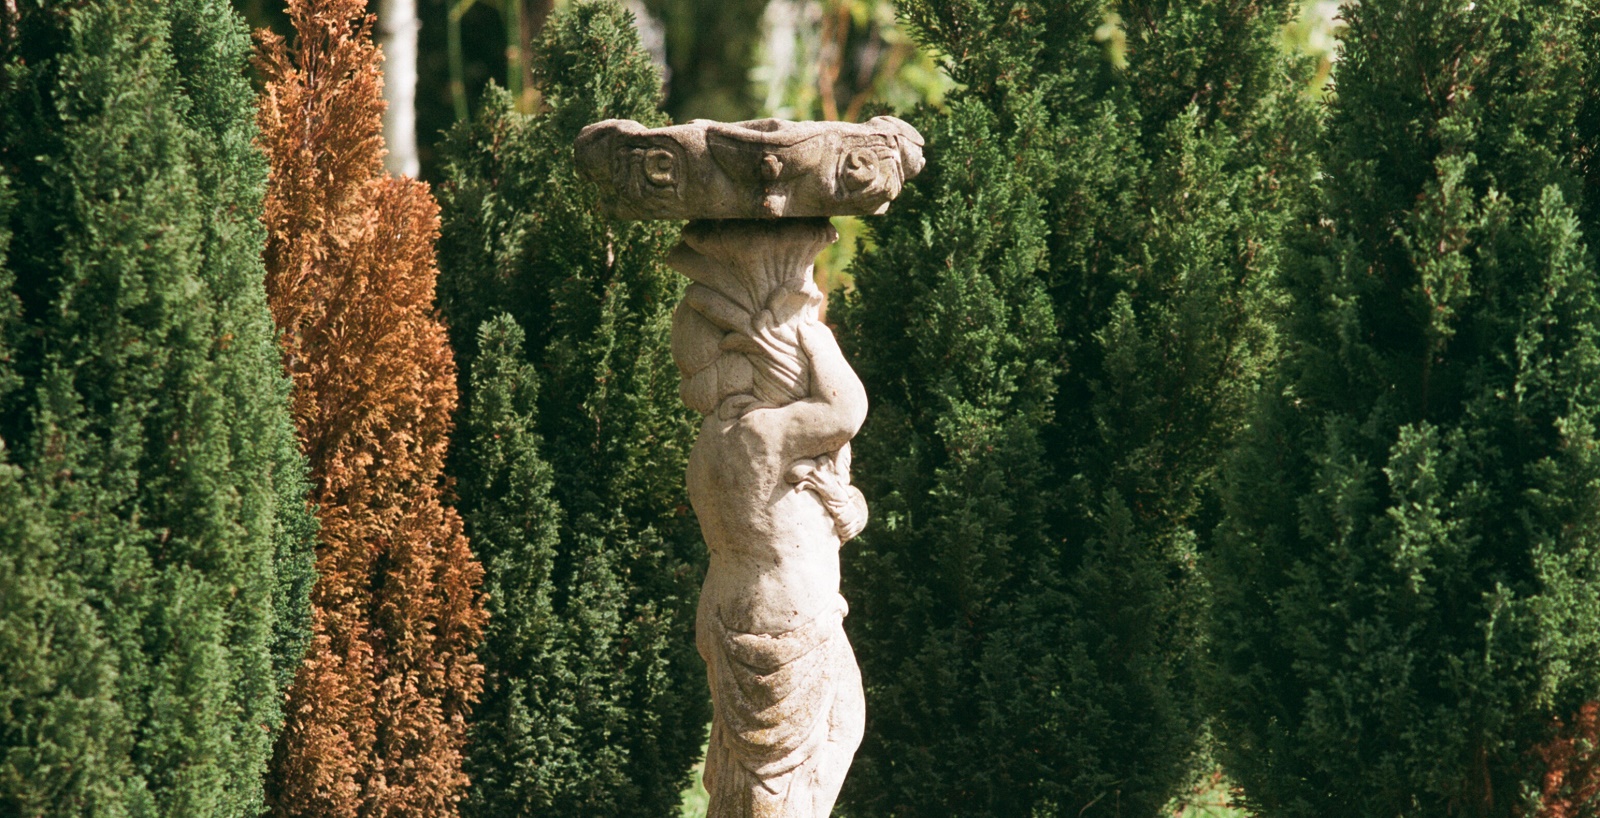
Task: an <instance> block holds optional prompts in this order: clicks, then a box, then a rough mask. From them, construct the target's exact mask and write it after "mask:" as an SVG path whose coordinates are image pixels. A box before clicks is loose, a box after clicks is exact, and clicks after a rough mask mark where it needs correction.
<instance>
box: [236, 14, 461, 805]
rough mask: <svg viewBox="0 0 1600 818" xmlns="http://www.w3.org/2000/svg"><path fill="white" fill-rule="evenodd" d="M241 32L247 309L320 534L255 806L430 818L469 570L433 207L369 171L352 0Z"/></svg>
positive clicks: (366, 51) (366, 86)
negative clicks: (253, 80) (307, 636)
mask: <svg viewBox="0 0 1600 818" xmlns="http://www.w3.org/2000/svg"><path fill="white" fill-rule="evenodd" d="M289 16H290V19H291V21H292V22H293V24H294V27H295V30H296V32H297V35H298V36H297V37H296V40H295V42H294V44H293V45H292V46H291V45H290V44H288V43H286V42H285V41H284V40H283V39H282V38H278V37H275V36H272V35H271V34H263V35H261V41H262V43H261V53H260V57H259V64H260V67H261V69H262V72H263V75H264V76H265V78H266V80H267V85H266V90H265V93H264V96H263V98H262V103H261V112H260V117H259V120H260V124H261V141H262V145H263V147H264V148H265V150H266V153H267V156H268V159H269V161H270V163H271V176H270V179H269V182H268V192H267V200H266V210H265V214H264V216H263V218H264V220H265V222H266V225H267V229H268V234H269V235H268V241H267V248H266V260H267V294H268V299H269V300H270V302H271V306H272V313H273V317H274V318H275V319H276V320H277V323H278V326H279V328H280V329H281V330H282V332H283V348H284V359H285V361H286V363H287V366H288V368H289V371H290V373H291V374H292V375H293V377H294V415H295V421H296V423H297V424H298V426H299V429H300V435H301V441H302V445H303V446H304V447H305V451H306V454H307V456H308V457H309V459H310V462H311V469H312V480H313V495H314V499H315V501H316V504H317V507H318V509H319V512H318V516H319V517H320V518H321V522H322V536H321V542H320V545H319V546H318V551H317V570H318V579H317V584H316V587H315V588H314V589H313V591H312V597H311V599H312V606H313V629H314V630H313V638H312V643H311V647H310V649H309V651H308V653H307V656H306V660H305V663H304V665H303V666H302V667H301V669H300V672H299V675H298V676H297V678H296V679H295V683H294V685H293V687H292V688H291V690H290V692H289V702H288V706H287V708H286V709H287V724H286V725H285V728H284V731H283V734H282V736H281V738H280V739H279V741H278V746H277V749H276V752H275V756H274V759H273V765H272V771H271V781H270V783H269V787H268V792H269V796H268V797H269V800H270V801H271V805H272V809H273V813H274V814H275V815H278V816H301V815H304V816H317V818H343V816H362V818H378V817H380V816H402V815H404V816H429V817H430V818H433V816H449V815H454V814H456V806H455V804H456V801H457V800H458V798H459V797H460V794H461V791H462V789H463V788H464V787H465V785H466V776H465V775H464V774H463V773H462V772H461V749H462V744H463V741H464V739H465V731H466V725H465V719H466V715H467V711H468V709H469V707H470V706H471V704H472V703H473V701H474V700H475V699H476V697H477V694H478V690H479V686H480V677H481V674H482V669H481V667H480V666H479V665H478V663H477V659H476V656H475V654H474V652H473V651H474V648H475V646H476V645H477V643H478V640H479V638H480V634H481V630H482V626H483V622H484V617H485V614H484V612H483V606H482V600H481V598H480V596H479V593H478V585H479V581H480V577H481V575H482V569H481V567H480V566H479V565H478V563H477V562H476V561H475V560H474V559H473V557H472V554H471V552H470V551H469V550H468V547H467V541H466V538H465V537H464V536H463V535H462V532H461V520H460V518H459V517H458V516H457V514H456V512H455V510H454V509H452V508H449V507H446V506H445V505H444V502H443V497H442V494H443V491H444V485H443V481H444V477H443V466H444V455H445V449H446V444H447V438H448V435H449V431H450V428H449V424H450V415H451V412H452V411H453V410H454V408H455V402H456V388H455V361H454V358H453V356H452V355H451V352H450V348H449V346H448V345H447V341H446V336H445V331H444V327H443V326H442V325H441V324H440V323H439V321H438V320H437V318H436V317H435V315H434V312H433V296H434V279H435V278H436V276H437V269H436V268H435V265H434V255H433V244H434V240H435V238H436V236H437V235H438V227H439V225H438V206H437V205H436V204H435V203H434V201H433V198H432V197H431V196H430V195H429V192H428V189H427V186H426V185H424V184H422V183H420V182H416V181H414V180H411V179H397V178H393V177H389V176H387V175H385V173H384V171H383V165H382V156H383V143H382V138H381V137H380V135H379V134H380V122H381V116H382V113H383V101H382V98H381V96H380V91H381V85H380V83H381V81H382V79H381V75H380V73H379V55H378V52H377V49H376V47H375V46H374V45H373V43H372V39H371V27H372V20H371V18H370V17H369V16H367V15H366V13H365V3H364V2H362V0H290V2H289Z"/></svg>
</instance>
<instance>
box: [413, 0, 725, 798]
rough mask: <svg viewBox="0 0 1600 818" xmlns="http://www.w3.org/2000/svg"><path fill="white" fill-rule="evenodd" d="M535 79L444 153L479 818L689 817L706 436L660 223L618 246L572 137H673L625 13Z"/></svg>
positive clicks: (578, 8)
mask: <svg viewBox="0 0 1600 818" xmlns="http://www.w3.org/2000/svg"><path fill="white" fill-rule="evenodd" d="M538 54H539V57H538V60H537V61H536V64H535V79H536V80H537V82H538V84H539V86H540V91H541V94H542V95H543V99H544V100H545V102H546V104H547V105H549V110H548V111H546V112H544V113H542V114H539V115H536V116H526V115H522V114H519V113H517V112H516V111H515V109H514V108H513V106H512V102H511V100H510V99H509V98H507V96H506V95H505V94H504V92H500V91H494V92H492V93H491V96H490V97H489V98H488V99H487V100H486V101H485V103H484V105H483V109H482V113H481V114H480V115H479V117H478V119H477V120H476V121H474V122H473V123H472V124H471V125H468V126H461V127H458V128H457V129H456V130H455V131H454V132H452V134H451V135H450V137H449V140H448V143H447V146H446V149H445V165H446V181H445V182H444V183H443V184H442V185H440V187H439V191H438V192H439V200H440V204H441V207H442V210H443V214H442V218H443V225H442V228H441V230H442V236H441V239H440V247H439V266H440V279H439V292H440V301H441V305H442V308H443V311H444V313H445V316H446V318H447V319H448V322H449V324H450V326H451V331H452V333H453V336H452V340H453V341H454V342H455V345H456V349H457V354H458V360H460V361H461V366H462V372H463V376H464V377H463V380H464V383H463V385H462V397H463V404H462V412H461V421H460V423H459V429H458V432H457V434H456V437H455V439H454V441H453V444H452V445H453V453H452V463H453V465H452V470H453V472H454V474H455V475H456V477H457V481H458V487H459V492H460V496H461V504H460V508H461V511H462V515H463V518H464V519H465V521H466V525H467V533H468V536H470V537H471V538H472V542H473V547H474V549H475V551H476V552H477V554H478V555H479V557H480V558H481V559H482V560H483V563H484V568H485V576H484V590H485V591H486V592H487V594H488V597H489V599H488V605H489V609H490V613H491V616H490V620H489V624H488V626H487V628H486V629H485V636H484V642H483V646H482V648H481V652H480V656H481V658H482V661H483V662H484V667H485V675H484V692H483V697H482V700H481V703H480V704H479V706H478V707H477V709H476V712H475V716H474V728H473V731H474V732H473V739H472V744H471V750H470V752H471V754H472V755H471V758H470V759H469V764H468V771H469V773H470V774H471V775H472V778H473V788H472V791H471V794H470V795H469V798H468V801H467V803H466V804H465V805H464V807H463V810H464V812H465V813H466V814H468V815H475V816H499V815H535V814H537V815H545V816H570V817H571V818H603V817H604V816H616V818H632V816H639V815H671V814H675V813H676V810H677V804H678V797H679V793H680V792H681V791H682V790H683V788H684V787H685V786H686V785H687V783H688V771H689V769H690V767H691V766H692V765H693V764H694V763H695V761H696V760H697V759H698V757H699V754H700V748H701V746H702V743H703V741H704V739H705V732H704V731H705V725H706V723H707V721H708V720H709V718H710V712H709V710H710V707H709V700H708V698H707V694H706V692H705V681H704V679H705V669H704V665H703V664H702V663H701V661H700V658H699V657H698V656H696V655H695V653H694V648H693V640H692V636H691V634H692V628H691V623H692V621H693V615H694V608H693V605H694V600H695V598H696V594H697V591H698V586H699V576H700V571H701V568H700V563H701V561H702V559H703V552H704V546H703V545H702V544H701V541H700V532H699V528H698V526H697V525H696V523H695V520H694V517H693V515H692V513H691V512H690V511H689V505H688V500H687V498H686V496H685V494H684V488H683V474H684V468H685V464H686V462H687V458H688V452H689V447H690V445H691V444H692V442H693V439H694V434H695V431H696V423H695V420H694V419H693V418H692V417H691V415H690V413H689V411H688V410H687V409H685V408H683V406H682V404H681V402H680V401H679V399H678V374H677V370H676V369H675V368H674V366H673V364H672V362H671V359H670V357H669V352H668V331H669V327H670V319H671V313H672V310H673V308H674V306H675V304H676V302H677V299H678V296H679V294H680V293H681V288H682V283H681V282H680V281H679V280H678V278H677V275H676V274H675V273H673V272H672V271H671V270H669V269H667V268H666V267H665V266H664V265H663V264H662V263H661V258H662V257H663V256H664V255H665V252H666V250H667V249H668V248H670V247H671V246H672V244H673V243H674V242H675V241H676V239H677V232H678V231H677V228H676V227H675V226H673V225H670V224H663V223H621V222H612V221H609V220H607V219H604V218H602V217H600V216H599V215H597V214H596V212H595V210H594V207H593V202H594V198H595V194H594V191H593V189H592V187H591V186H589V185H588V184H587V183H584V182H581V181H580V180H579V179H578V178H577V175H576V171H575V169H574V167H573V161H572V143H573V140H574V139H576V137H577V134H578V131H579V130H580V129H582V128H583V127H584V126H585V125H588V124H589V123H591V122H596V121H599V120H602V119H606V118H608V117H623V118H630V119H636V120H640V121H643V122H647V123H656V124H660V123H661V122H662V121H663V117H662V115H661V114H660V113H659V110H658V107H657V106H658V104H659V94H660V77H659V75H658V74H657V72H656V70H655V68H654V67H653V66H652V65H651V63H650V59H649V57H648V55H646V54H645V53H644V52H643V51H641V50H640V48H639V45H638V41H637V36H636V34H635V32H634V30H633V26H632V22H631V20H629V19H628V17H627V15H626V13H625V12H623V11H621V10H620V9H618V7H617V6H616V5H615V4H612V3H608V2H574V3H570V4H568V5H566V6H564V7H563V8H561V9H560V10H558V11H557V12H556V14H555V15H554V16H553V17H552V18H551V20H550V22H549V23H548V25H547V26H546V28H545V33H544V38H543V41H542V42H541V44H540V47H539V49H538Z"/></svg>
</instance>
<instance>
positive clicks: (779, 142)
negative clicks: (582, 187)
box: [577, 116, 922, 219]
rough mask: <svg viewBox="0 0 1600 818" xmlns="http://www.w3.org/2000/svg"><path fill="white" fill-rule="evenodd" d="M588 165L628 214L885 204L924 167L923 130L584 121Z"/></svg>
mask: <svg viewBox="0 0 1600 818" xmlns="http://www.w3.org/2000/svg"><path fill="white" fill-rule="evenodd" d="M577 157H578V169H579V171H580V172H582V174H583V175H584V177H585V178H587V179H589V180H590V181H592V182H594V183H595V184H597V185H599V187H600V191H601V193H600V196H601V198H600V201H601V206H602V207H603V208H605V209H606V210H607V212H609V213H610V214H611V215H612V216H614V217H616V218H619V219H769V218H780V217H811V216H865V215H871V214H876V213H882V212H884V211H885V210H887V209H888V207H889V202H890V201H891V200H893V199H894V198H895V197H896V196H899V195H900V189H901V188H902V187H903V186H904V185H905V182H906V180H908V179H910V178H911V177H913V176H916V175H917V173H918V172H919V171H921V170H922V135H921V134H919V133H917V131H916V129H915V128H913V127H911V126H910V125H907V124H906V123H904V122H902V121H900V120H899V119H896V118H894V117H892V116H880V117H875V118H873V119H871V120H868V121H867V122H864V123H861V124H856V123H849V122H786V121H783V120H777V119H761V120H755V121H752V122H737V123H723V122H711V121H708V120H703V119H697V120H694V121H693V122H690V123H688V124H686V125H674V126H671V127H667V128H654V129H647V128H645V127H644V126H643V125H640V124H639V123H637V122H634V121H632V120H623V119H608V120H606V121H604V122H598V123H595V124H593V125H590V126H589V127H587V128H584V129H583V132H582V133H581V134H579V135H578V142H577Z"/></svg>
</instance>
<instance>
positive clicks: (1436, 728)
mask: <svg viewBox="0 0 1600 818" xmlns="http://www.w3.org/2000/svg"><path fill="white" fill-rule="evenodd" d="M1343 13H1344V17H1345V20H1346V21H1347V23H1348V25H1349V29H1348V32H1347V33H1346V35H1345V36H1344V52H1343V56H1342V58H1341V60H1340V63H1339V65H1338V66H1337V68H1336V71H1335V77H1336V83H1337V93H1336V96H1335V97H1334V99H1333V101H1332V108H1331V119H1330V122H1329V130H1328V134H1327V139H1326V145H1325V147H1324V149H1323V161H1324V163H1325V165H1326V168H1327V175H1326V177H1325V178H1324V179H1323V180H1322V182H1321V185H1320V192H1321V218H1320V219H1319V220H1317V221H1316V222H1314V223H1313V224H1312V226H1310V227H1308V229H1307V230H1306V231H1305V235H1304V237H1303V239H1302V240H1301V241H1300V242H1299V243H1298V244H1297V252H1296V254H1295V261H1294V263H1293V264H1291V265H1289V273H1288V275H1287V277H1286V284H1287V287H1288V291H1289V293H1290V296H1291V298H1292V303H1291V307H1292V309H1291V310H1290V311H1289V315H1290V320H1289V321H1288V322H1287V324H1286V327H1287V329H1286V336H1287V340H1288V344H1287V348H1288V350H1289V355H1288V357H1287V359H1286V361H1285V363H1284V367H1283V371H1282V376H1281V378H1280V379H1279V380H1278V382H1277V384H1276V385H1275V386H1274V388H1273V389H1272V390H1270V392H1269V393H1268V397H1269V400H1267V401H1266V402H1265V404H1264V406H1263V407H1262V408H1261V410H1260V411H1259V412H1257V413H1256V416H1255V420H1254V421H1253V425H1252V429H1251V431H1250V433H1249V435H1248V436H1247V437H1246V439H1245V442H1244V445H1243V447H1242V451H1241V453H1240V454H1239V456H1238V457H1237V458H1236V459H1235V461H1234V463H1233V464H1232V466H1231V467H1230V468H1229V470H1228V490H1227V492H1226V494H1227V498H1228V499H1227V519H1226V524H1225V525H1224V526H1223V528H1222V529H1221V532H1222V534H1221V538H1220V544H1219V549H1218V558H1217V560H1216V561H1215V571H1214V572H1213V573H1214V576H1213V584H1214V588H1215V590H1216V594H1217V597H1216V599H1217V603H1216V623H1217V626H1216V631H1217V636H1216V640H1215V644H1216V650H1217V655H1218V659H1219V665H1220V666H1219V671H1220V672H1219V676H1218V686H1217V688H1216V698H1215V702H1216V707H1217V710H1218V712H1219V714H1220V721H1219V733H1220V735H1221V737H1222V738H1223V739H1224V744H1225V747H1226V753H1225V760H1226V762H1227V765H1228V768H1229V770H1230V771H1231V773H1232V774H1233V775H1234V776H1236V778H1237V780H1238V781H1239V783H1241V784H1242V785H1243V786H1244V788H1245V791H1246V793H1247V794H1248V795H1249V797H1250V800H1251V801H1252V802H1254V803H1255V804H1257V805H1258V806H1259V807H1260V809H1261V810H1262V812H1263V814H1266V815H1272V816H1287V817H1289V818H1297V817H1299V816H1304V818H1313V817H1315V818H1322V816H1328V815H1354V816H1367V815H1370V816H1378V815H1382V816H1392V815H1405V816H1408V818H1409V817H1411V816H1416V818H1425V817H1426V816H1440V817H1441V818H1442V817H1443V816H1514V815H1532V814H1535V804H1534V803H1533V802H1534V800H1535V799H1536V797H1537V796H1538V795H1539V794H1540V792H1541V791H1542V790H1544V789H1545V784H1547V783H1548V781H1546V780H1545V779H1544V772H1545V771H1544V769H1543V763H1542V761H1541V754H1540V753H1539V752H1538V748H1539V746H1540V745H1541V744H1543V743H1545V742H1547V741H1548V740H1549V739H1550V737H1551V734H1552V733H1553V732H1554V730H1553V725H1554V722H1555V721H1556V720H1557V719H1562V720H1570V719H1571V718H1572V717H1573V716H1574V715H1575V714H1576V713H1577V711H1578V710H1579V708H1580V707H1581V706H1582V705H1583V704H1584V703H1586V702H1590V701H1593V700H1594V699H1596V698H1597V697H1600V597H1597V594H1596V588H1597V587H1600V449H1597V441H1596V430H1595V424H1596V421H1597V419H1600V414H1597V412H1600V297H1597V296H1600V294H1597V292H1596V285H1597V279H1596V276H1597V273H1600V270H1597V267H1596V263H1595V255H1594V250H1593V248H1592V247H1591V246H1590V245H1589V242H1588V241H1586V239H1585V235H1586V233H1587V235H1588V236H1589V237H1590V238H1591V239H1592V238H1593V237H1594V236H1595V235H1596V232H1595V230H1596V223H1595V221H1594V220H1593V218H1592V214H1593V213H1595V209H1594V208H1595V207H1596V203H1595V202H1594V201H1593V194H1594V191H1593V189H1592V187H1593V186H1592V183H1591V184H1590V185H1588V187H1590V189H1589V190H1585V187H1586V185H1585V179H1584V174H1585V168H1587V169H1588V173H1589V175H1590V179H1591V180H1592V179H1593V175H1592V174H1593V167H1594V165H1593V162H1594V160H1593V155H1594V154H1593V151H1594V150H1595V148H1596V146H1597V145H1600V139H1597V137H1600V129H1597V128H1596V127H1595V122H1594V119H1593V111H1594V100H1595V84H1594V83H1595V78H1596V77H1600V73H1596V69H1595V62H1594V60H1595V52H1594V50H1593V45H1594V42H1595V41H1594V39H1593V34H1594V31H1595V28H1594V27H1595V23H1596V17H1595V10H1594V7H1593V4H1592V3H1587V2H1582V0H1572V1H1571V2H1569V1H1568V0H1555V1H1554V2H1545V1H1541V2H1530V1H1529V0H1479V1H1478V2H1475V3H1461V2H1448V1H1447V0H1363V2H1362V3H1360V4H1359V5H1351V6H1347V7H1346V8H1345V9H1344V12H1343ZM1586 27H1587V33H1585V32H1586ZM1584 214H1591V215H1590V216H1589V218H1588V220H1587V225H1586V224H1585V220H1584ZM1590 738H1591V739H1592V738H1593V737H1592V736H1591V737H1590ZM1566 772H1567V775H1568V781H1569V783H1573V784H1577V783H1581V781H1582V780H1583V778H1584V776H1583V775H1579V774H1574V772H1575V771H1570V770H1569V771H1566ZM1576 772H1580V773H1581V771H1576ZM1588 775H1589V776H1590V777H1591V779H1592V776H1593V771H1590V772H1589V773H1588ZM1590 794H1591V795H1593V792H1592V790H1591V793H1590ZM1595 806H1596V805H1594V804H1592V803H1591V804H1589V805H1587V806H1584V807H1580V808H1577V809H1576V810H1575V811H1572V812H1570V813H1569V812H1562V813H1559V814H1564V815H1592V814H1594V812H1593V810H1594V808H1595Z"/></svg>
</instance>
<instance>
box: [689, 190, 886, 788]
mask: <svg viewBox="0 0 1600 818" xmlns="http://www.w3.org/2000/svg"><path fill="white" fill-rule="evenodd" d="M837 238H838V235H837V234H836V233H835V232H834V230H833V227H832V225H830V224H828V222H827V220H826V219H792V220H791V219H783V220H778V221H766V222H763V221H700V222H694V223H692V224H690V225H689V227H688V228H687V229H686V230H685V231H684V240H683V244H681V245H679V247H678V248H677V249H676V250H674V251H673V253H672V255H671V257H670V258H669V262H670V263H671V264H672V265H673V267H675V268H676V269H678V270H679V271H680V272H682V273H683V274H684V275H687V276H688V277H689V278H690V279H692V280H693V281H694V283H693V284H690V285H689V289H688V291H687V293H686V294H685V296H684V300H683V303H682V304H681V305H680V306H679V307H678V312H677V315H675V316H674V321H673V333H672V351H673V357H674V359H675V360H676V361H677V363H678V367H679V369H680V371H681V372H682V374H683V384H682V394H683V397H684V400H685V401H686V402H687V403H688V404H689V405H690V406H691V407H693V408H695V409H696V410H697V411H700V412H701V413H703V414H704V415H705V416H706V417H705V421H704V422H703V424H702V425H701V427H700V437H699V439H698V440H697V441H696V442H695V447H694V450H693V452H692V453H691V454H690V456H689V475H688V477H689V499H690V501H691V502H692V503H693V504H694V509H695V514H696V515H697V516H698V517H699V519H700V527H701V531H702V533H703V534H704V535H705V538H706V545H707V546H708V548H709V551H710V553H711V565H710V567H709V570H707V572H706V581H705V585H704V586H703V588H702V589H701V595H700V607H699V615H698V620H697V622H696V626H695V630H696V634H695V642H696V645H697V646H698V647H699V650H700V655H701V656H702V657H704V658H705V660H706V667H707V669H708V672H709V676H710V681H711V693H712V704H713V711H714V720H713V723H712V728H711V742H710V747H709V752H708V756H707V759H706V772H705V782H706V789H707V790H708V791H709V792H710V793H711V809H710V813H709V814H710V816H711V818H780V817H781V818H824V816H827V815H828V813H829V812H830V811H831V810H832V808H833V802H834V799H835V798H837V797H838V794H839V788H840V786H841V785H842V784H843V783H844V776H845V773H846V771H847V770H848V769H849V767H850V760H851V758H852V757H853V756H854V755H855V750H856V746H857V745H858V744H859V743H860V741H861V734H862V728H863V724H864V721H865V716H866V710H865V705H864V703H863V699H862V693H861V678H860V674H859V672H858V671H857V669H856V662H855V654H854V653H852V652H851V650H850V644H849V642H848V641H847V640H846V639H845V634H844V628H843V624H842V623H843V619H844V615H845V612H846V611H847V610H848V607H847V606H846V604H845V601H844V598H843V597H841V596H840V595H839V548H840V546H841V545H843V544H844V542H845V541H846V540H848V539H850V538H851V537H853V536H855V535H856V534H857V533H859V532H860V531H861V529H862V527H863V526H865V525H866V519H867V508H866V501H865V500H864V499H863V498H862V496H861V492H860V491H859V490H857V489H856V488H855V487H854V486H851V485H850V439H851V438H852V437H854V436H855V433H856V430H857V429H859V428H860V427H861V423H862V421H863V420H864V419H865V418H866V413H867V396H866V391H865V390H864V389H863V388H862V386H861V381H860V380H859V379H858V378H857V377H856V375H855V372H853V371H852V370H851V369H850V366H849V364H847V363H846V362H845V360H844V355H843V354H842V353H841V352H840V351H839V346H838V344H837V343H836V342H835V341H834V338H833V333H832V332H831V331H830V330H829V329H828V327H827V325H825V324H823V323H822V322H821V321H820V320H818V314H817V312H818V307H819V306H820V305H821V303H822V293H821V292H819V291H818V290H817V287H816V285H815V284H814V283H813V282H812V279H811V269H812V267H811V265H812V259H813V258H815V257H816V254H817V252H818V251H820V250H821V249H822V248H824V247H826V246H827V245H828V244H829V243H831V242H833V241H835V240H836V239H837Z"/></svg>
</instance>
